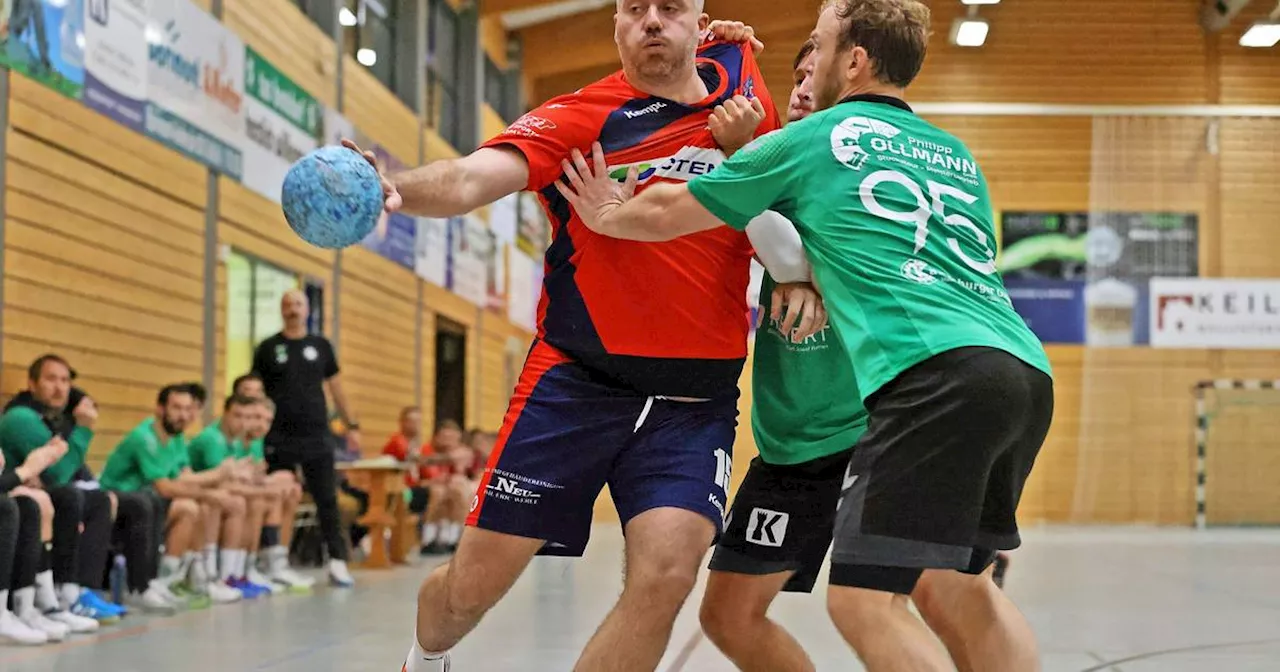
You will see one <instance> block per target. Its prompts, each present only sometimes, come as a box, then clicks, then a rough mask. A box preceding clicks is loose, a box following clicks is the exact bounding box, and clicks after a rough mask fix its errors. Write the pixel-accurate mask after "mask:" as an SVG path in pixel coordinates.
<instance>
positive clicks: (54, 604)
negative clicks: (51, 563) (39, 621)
mask: <svg viewBox="0 0 1280 672" xmlns="http://www.w3.org/2000/svg"><path fill="white" fill-rule="evenodd" d="M32 590H33V594H34V595H35V604H36V606H38V607H39V608H40V611H58V591H57V590H55V589H54V587H53V570H48V569H47V570H45V571H43V572H40V573H39V574H36V585H35V587H34V588H33V589H32ZM18 592H21V591H18Z"/></svg>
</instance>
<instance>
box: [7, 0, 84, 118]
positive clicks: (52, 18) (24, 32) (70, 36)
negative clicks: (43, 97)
mask: <svg viewBox="0 0 1280 672" xmlns="http://www.w3.org/2000/svg"><path fill="white" fill-rule="evenodd" d="M84 11H85V7H84V0H3V1H0V47H3V48H0V66H4V67H7V68H9V69H10V70H13V71H14V72H20V73H22V74H23V75H26V76H27V77H29V78H31V79H33V80H35V81H37V82H40V83H41V84H44V85H45V86H47V87H49V88H51V89H53V90H54V91H57V92H58V93H61V94H62V95H64V96H68V97H70V98H77V99H78V98H80V96H81V93H82V92H83V89H84V45H85V35H84Z"/></svg>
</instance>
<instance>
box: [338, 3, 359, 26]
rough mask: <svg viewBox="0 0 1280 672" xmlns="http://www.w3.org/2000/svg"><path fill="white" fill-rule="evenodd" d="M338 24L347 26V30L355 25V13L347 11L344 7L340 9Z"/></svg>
mask: <svg viewBox="0 0 1280 672" xmlns="http://www.w3.org/2000/svg"><path fill="white" fill-rule="evenodd" d="M338 23H341V24H342V25H344V26H347V27H348V28H349V27H351V26H354V25H356V23H357V21H356V15H355V13H354V12H352V11H351V10H349V9H347V8H346V7H343V8H342V9H340V10H338Z"/></svg>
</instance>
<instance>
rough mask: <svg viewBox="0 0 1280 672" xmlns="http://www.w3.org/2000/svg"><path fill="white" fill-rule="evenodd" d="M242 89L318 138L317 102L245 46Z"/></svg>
mask: <svg viewBox="0 0 1280 672" xmlns="http://www.w3.org/2000/svg"><path fill="white" fill-rule="evenodd" d="M244 92H245V93H246V94H248V95H249V96H251V97H253V98H255V99H257V100H259V101H261V102H262V104H264V105H266V106H267V107H269V108H271V109H272V110H273V111H275V112H276V113H277V114H279V115H280V116H281V117H283V118H284V119H286V120H288V121H289V122H290V123H292V124H293V125H294V126H297V127H298V128H299V129H301V130H303V131H304V132H306V133H307V134H308V135H310V136H311V137H313V138H319V137H320V120H321V119H320V118H321V114H320V103H318V102H316V99H315V98H312V97H311V95H310V94H308V93H307V92H306V91H304V90H302V87H300V86H298V85H297V84H294V83H293V80H291V79H289V78H288V77H285V76H284V74H283V73H281V72H280V71H279V70H277V69H276V67H275V66H274V65H271V63H270V62H268V61H267V59H265V58H263V57H262V56H260V55H258V53H257V52H255V51H254V50H253V49H249V48H247V47H246V48H245V58H244Z"/></svg>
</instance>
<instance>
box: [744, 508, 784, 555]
mask: <svg viewBox="0 0 1280 672" xmlns="http://www.w3.org/2000/svg"><path fill="white" fill-rule="evenodd" d="M790 519H791V516H790V515H789V514H786V513H782V512H780V511H770V510H769V509H761V508H759V507H757V508H754V509H752V510H751V520H749V521H747V541H749V542H751V543H753V544H756V545H757V546H772V547H775V548H776V547H778V546H781V545H782V542H783V540H785V539H786V538H787V521H789V520H790Z"/></svg>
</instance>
